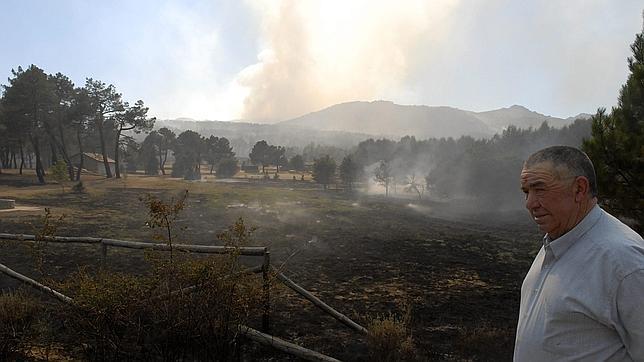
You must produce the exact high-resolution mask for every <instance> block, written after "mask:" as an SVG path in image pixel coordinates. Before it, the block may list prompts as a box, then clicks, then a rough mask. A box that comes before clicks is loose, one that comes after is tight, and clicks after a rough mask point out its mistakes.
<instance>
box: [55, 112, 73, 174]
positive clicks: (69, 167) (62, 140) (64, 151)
mask: <svg viewBox="0 0 644 362" xmlns="http://www.w3.org/2000/svg"><path fill="white" fill-rule="evenodd" d="M58 134H59V136H60V144H59V147H60V152H62V154H63V159H64V160H65V162H66V163H67V173H68V174H69V181H74V165H73V164H72V159H71V157H69V154H68V153H67V143H66V142H65V132H63V126H62V122H58Z"/></svg>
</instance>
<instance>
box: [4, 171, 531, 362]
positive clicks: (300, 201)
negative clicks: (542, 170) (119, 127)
mask: <svg viewBox="0 0 644 362" xmlns="http://www.w3.org/2000/svg"><path fill="white" fill-rule="evenodd" d="M33 179H34V177H33V176H31V175H27V176H18V175H15V174H2V175H0V198H11V199H15V200H16V204H17V205H18V206H27V207H30V208H26V210H18V211H11V212H0V232H4V233H16V234H17V233H25V234H35V233H37V232H38V231H39V228H40V227H41V226H40V224H41V218H42V215H43V212H44V209H45V208H48V209H50V210H51V212H52V214H53V215H54V216H56V217H59V216H61V215H64V218H63V219H62V221H61V222H60V224H59V225H58V227H57V230H56V234H57V235H63V236H92V237H104V238H116V239H124V240H133V241H150V240H153V235H154V231H153V230H150V228H148V227H147V226H146V225H145V220H146V215H147V210H146V207H145V205H144V204H143V203H142V202H141V201H140V197H141V196H143V195H145V194H153V195H156V196H158V197H159V198H161V199H168V200H169V199H171V198H172V197H177V196H178V195H180V194H181V193H182V192H183V190H188V195H189V196H188V197H187V199H186V205H185V209H184V210H183V211H182V213H181V215H180V218H179V220H178V223H177V225H176V227H177V228H178V230H180V232H178V234H179V236H180V240H178V242H181V243H187V244H188V243H189V244H213V245H215V244H217V243H218V241H217V240H216V235H217V234H218V233H219V232H220V231H222V230H223V229H225V228H226V227H227V226H229V225H231V224H232V223H234V222H235V220H237V219H238V218H240V217H241V218H243V219H244V221H245V222H246V223H247V224H248V225H250V226H254V227H256V228H257V229H256V231H255V234H254V238H253V240H254V241H253V245H258V246H259V245H261V246H268V247H269V248H270V251H271V254H272V263H273V265H275V266H276V267H278V268H281V269H282V270H283V271H284V273H285V274H286V275H287V276H289V277H290V278H291V279H293V280H294V281H296V282H297V283H298V284H300V285H301V286H303V287H304V288H306V289H307V290H309V291H311V292H312V293H314V294H315V295H317V296H318V297H320V298H321V299H322V300H323V301H325V302H326V303H328V304H329V305H331V306H333V307H334V308H336V309H337V310H339V311H340V312H342V313H345V314H346V315H347V316H349V317H350V318H352V319H353V320H355V321H356V322H358V323H360V324H362V325H366V324H367V322H368V320H369V319H370V318H373V317H375V316H378V315H385V314H387V313H394V314H396V313H402V310H403V309H404V308H405V306H406V305H409V306H410V307H411V322H410V324H411V331H412V336H413V339H414V344H415V346H416V350H417V353H418V358H419V360H439V361H440V360H474V361H485V360H494V361H503V360H508V361H509V360H511V359H512V348H513V344H514V328H515V325H516V320H517V313H518V309H519V291H520V287H521V281H522V279H523V276H524V275H525V272H526V271H527V269H528V268H529V265H530V263H531V260H532V258H533V256H534V254H535V253H536V251H537V250H538V247H539V233H538V232H537V230H536V229H535V228H534V227H533V226H532V225H531V224H530V220H528V217H527V215H525V214H524V213H521V212H520V211H517V212H509V213H496V212H492V211H488V212H486V213H474V212H473V211H472V210H467V207H463V205H461V206H460V207H459V208H455V207H454V206H453V205H450V203H448V202H437V201H428V200H423V201H413V200H411V199H409V198H400V199H397V198H395V197H393V198H385V197H383V196H377V195H376V196H374V195H372V196H367V195H361V194H358V193H346V192H341V191H334V190H327V191H325V190H322V189H321V188H320V187H318V186H316V185H315V184H313V183H310V182H308V181H302V182H300V181H290V180H283V181H275V182H273V181H253V182H234V183H222V182H215V181H214V180H212V179H206V180H205V181H202V182H187V181H183V180H176V179H169V178H160V177H143V176H129V177H128V178H127V179H122V180H105V179H99V178H96V179H91V178H88V179H87V180H86V181H84V184H85V187H86V192H84V193H71V192H69V191H68V190H67V189H66V191H65V192H64V193H63V192H62V190H61V188H60V187H59V186H58V185H56V184H50V185H45V186H36V185H34V184H33ZM99 254H100V253H99V250H98V249H96V247H94V246H71V245H50V246H48V248H47V258H46V265H45V266H46V267H47V268H48V270H49V271H50V273H51V274H52V276H53V277H55V278H64V277H65V276H66V275H68V274H69V273H71V272H73V271H74V270H76V269H77V268H78V267H80V266H90V267H94V266H96V265H97V264H98V263H99V257H100V255H99ZM0 255H1V257H0V259H1V260H0V262H1V263H3V264H5V265H7V266H9V267H11V268H14V269H15V270H17V271H19V272H21V273H24V274H27V275H30V273H33V267H32V264H33V263H32V261H31V258H32V256H31V255H30V253H29V250H28V249H27V248H26V247H25V246H24V245H22V244H20V243H17V242H3V243H2V244H0ZM142 260H143V255H142V253H141V252H140V251H129V250H126V251H122V250H115V249H111V250H110V251H109V256H108V264H109V267H110V268H112V269H114V270H119V271H128V272H133V273H140V272H144V269H143V267H142V265H143V264H144V263H142V262H141V261H142ZM248 262H249V263H251V262H252V260H248ZM17 286H18V284H17V282H15V281H13V280H11V279H10V278H8V277H6V276H4V275H3V276H0V289H3V290H8V289H11V288H16V287H17ZM272 296H273V300H272V311H271V318H272V326H271V334H273V335H276V336H278V337H281V338H284V339H287V340H290V341H293V342H295V343H298V344H300V345H302V346H305V347H307V348H311V349H313V350H316V351H319V352H322V353H325V354H328V355H330V356H333V357H336V358H339V359H341V360H349V361H359V360H367V357H366V356H367V352H366V348H367V347H366V342H365V338H364V336H362V335H359V334H358V333H355V332H354V331H352V330H350V329H348V328H347V327H345V326H344V325H342V324H340V323H339V322H337V321H336V320H334V319H333V318H331V317H329V316H327V315H326V314H324V313H323V312H321V311H320V310H318V309H317V308H316V307H315V306H313V305H312V304H311V303H309V302H308V301H306V300H303V299H301V298H299V297H298V296H297V295H296V294H295V293H293V292H291V291H290V290H289V289H287V288H284V287H281V286H280V285H277V284H276V285H275V290H274V291H273V293H272ZM258 319H259V318H258ZM252 353H254V355H253V356H255V357H258V358H260V359H261V358H264V359H266V360H283V359H289V357H288V356H286V355H281V354H279V353H277V352H273V351H270V350H267V349H262V348H258V349H257V350H255V351H254V352H252ZM259 356H261V357H259ZM253 359H254V358H253Z"/></svg>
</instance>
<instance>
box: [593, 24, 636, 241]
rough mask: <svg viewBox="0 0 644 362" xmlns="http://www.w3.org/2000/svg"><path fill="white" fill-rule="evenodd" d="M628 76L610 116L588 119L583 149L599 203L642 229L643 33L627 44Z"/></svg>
mask: <svg viewBox="0 0 644 362" xmlns="http://www.w3.org/2000/svg"><path fill="white" fill-rule="evenodd" d="M631 50H632V52H633V56H632V57H629V58H628V69H629V71H630V74H629V75H628V78H627V80H626V83H625V84H624V85H623V86H622V88H621V90H620V92H619V98H618V103H617V106H616V107H614V108H613V109H612V110H611V112H610V113H608V114H607V113H606V110H605V109H603V108H600V109H599V110H598V111H597V113H596V114H595V115H594V116H593V118H592V137H591V138H589V139H588V140H586V141H585V142H584V144H583V149H584V151H586V153H587V154H588V156H589V157H590V158H591V160H592V161H593V164H594V165H595V172H596V173H597V183H598V188H599V196H600V202H601V203H602V204H603V205H604V206H605V207H607V208H608V209H609V210H610V211H611V212H613V213H615V214H617V215H620V216H625V217H628V218H631V219H632V220H634V221H635V223H636V224H637V225H636V228H638V229H640V230H641V228H642V227H644V30H643V31H642V32H641V33H639V34H637V35H636V36H635V41H634V42H633V44H632V45H631Z"/></svg>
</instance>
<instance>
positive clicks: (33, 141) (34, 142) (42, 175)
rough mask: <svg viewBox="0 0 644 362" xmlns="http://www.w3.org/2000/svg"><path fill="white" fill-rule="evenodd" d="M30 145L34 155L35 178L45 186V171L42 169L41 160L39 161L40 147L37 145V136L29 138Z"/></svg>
mask: <svg viewBox="0 0 644 362" xmlns="http://www.w3.org/2000/svg"><path fill="white" fill-rule="evenodd" d="M31 144H32V146H33V147H34V152H35V153H36V176H37V177H38V183H40V184H42V185H44V184H45V170H44V169H43V167H42V160H41V159H40V146H39V145H38V136H31Z"/></svg>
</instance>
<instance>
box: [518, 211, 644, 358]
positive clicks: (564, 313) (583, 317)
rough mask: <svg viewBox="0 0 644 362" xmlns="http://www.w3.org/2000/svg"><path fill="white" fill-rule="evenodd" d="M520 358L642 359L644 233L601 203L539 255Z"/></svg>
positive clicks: (529, 281) (525, 308)
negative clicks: (625, 222)
mask: <svg viewBox="0 0 644 362" xmlns="http://www.w3.org/2000/svg"><path fill="white" fill-rule="evenodd" d="M514 360H515V361H516V362H524V361H539V362H542V361H644V241H643V240H642V237H641V236H640V235H638V234H637V233H635V232H634V231H633V230H631V229H630V228H629V227H628V226H626V225H624V224H623V223H622V222H620V221H619V220H617V219H616V218H614V217H613V216H611V215H610V214H608V213H606V212H605V211H603V210H602V209H601V208H599V206H595V207H594V208H593V209H592V210H591V212H590V213H588V215H586V217H585V218H584V219H583V220H582V221H581V222H580V223H579V224H577V226H575V227H574V228H573V229H572V230H570V231H569V232H567V233H566V234H564V235H562V236H560V237H559V238H557V239H555V240H552V241H550V240H549V239H548V237H547V235H546V237H545V238H544V246H543V247H542V248H541V250H540V251H539V253H538V254H537V256H536V257H535V259H534V261H533V263H532V266H531V267H530V271H529V272H528V274H527V275H526V277H525V279H524V281H523V285H522V287H521V307H520V311H519V323H518V326H517V336H516V344H515V349H514Z"/></svg>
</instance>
